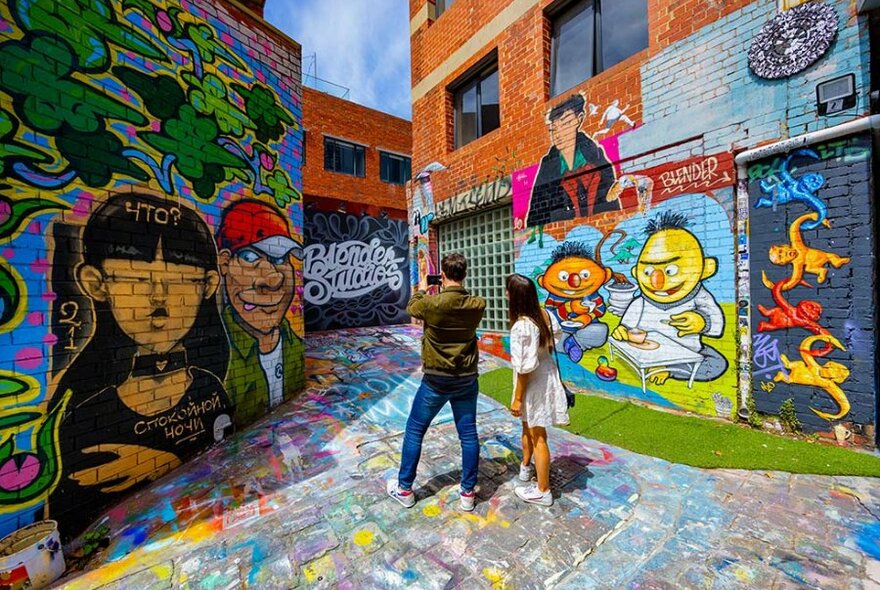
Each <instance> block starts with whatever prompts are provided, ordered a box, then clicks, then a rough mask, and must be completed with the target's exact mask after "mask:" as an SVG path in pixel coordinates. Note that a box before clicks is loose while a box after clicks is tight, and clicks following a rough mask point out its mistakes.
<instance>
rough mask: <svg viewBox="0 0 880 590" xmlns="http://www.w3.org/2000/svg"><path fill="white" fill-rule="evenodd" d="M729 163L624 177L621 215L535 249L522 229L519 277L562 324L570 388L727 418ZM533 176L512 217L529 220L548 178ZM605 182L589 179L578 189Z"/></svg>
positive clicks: (710, 160)
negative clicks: (532, 282) (532, 284)
mask: <svg viewBox="0 0 880 590" xmlns="http://www.w3.org/2000/svg"><path fill="white" fill-rule="evenodd" d="M732 164H733V161H732V158H730V156H729V155H726V156H725V155H718V156H710V157H705V158H694V159H691V160H687V161H684V162H675V163H670V164H664V165H663V166H658V167H656V168H653V169H648V170H644V171H632V172H624V173H620V174H618V175H617V176H616V179H612V181H611V184H610V187H609V192H610V193H612V194H616V195H617V196H616V197H615V203H616V205H617V206H618V207H619V209H617V210H613V211H609V212H606V213H605V214H603V213H598V214H597V212H595V211H592V215H590V216H589V217H586V218H581V217H580V216H572V217H571V218H569V219H567V220H562V219H560V220H554V221H558V223H554V224H552V225H548V226H547V227H545V228H543V229H542V231H541V235H540V237H539V239H535V230H534V228H531V227H529V223H518V224H517V225H518V230H517V231H516V248H517V253H516V271H517V272H519V273H522V274H525V275H527V276H531V277H532V278H534V279H535V281H536V282H537V284H538V286H539V291H540V294H541V296H542V297H543V299H542V300H543V302H544V306H545V308H546V309H547V310H548V311H550V312H551V313H553V314H555V315H556V316H557V318H558V319H559V320H560V324H561V326H562V329H563V332H564V333H565V336H564V337H563V339H562V342H561V346H560V350H559V353H560V354H559V358H560V364H561V368H562V373H563V378H564V379H565V380H566V381H567V382H568V383H569V384H570V385H573V386H576V387H582V388H588V389H593V390H598V391H603V392H606V393H610V394H612V395H618V396H623V397H630V398H634V399H640V400H644V401H648V402H651V403H654V404H657V405H661V406H666V407H674V408H679V409H685V410H690V411H695V412H700V413H704V414H710V415H718V416H723V417H730V416H731V413H732V411H733V409H734V407H735V405H736V403H735V402H736V375H735V370H734V369H733V368H732V365H733V363H732V360H733V359H734V358H735V343H734V339H733V331H734V330H735V326H736V321H735V303H734V302H735V271H734V263H733V220H732V217H731V214H732V210H733V206H732V200H733V194H732V190H731V184H732V183H733V174H732ZM542 165H543V163H542ZM608 169H609V170H610V169H611V168H610V167H609V168H608ZM525 177H526V182H518V180H521V179H520V178H519V173H514V175H513V178H514V204H513V206H514V216H515V217H517V216H518V215H524V213H525V212H528V215H531V209H529V208H528V205H527V204H528V203H529V201H532V202H533V201H534V195H535V194H536V193H535V191H536V190H537V187H538V184H539V182H541V178H540V173H537V174H530V173H528V172H526V173H525ZM529 177H531V178H534V180H533V186H530V185H529V183H528V182H527V179H528V178H529ZM602 177H603V172H602V171H600V170H592V171H591V172H588V173H586V174H582V175H581V181H582V184H584V183H586V184H591V185H596V186H598V185H599V184H601V183H602ZM701 190H702V191H703V192H699V191H701ZM609 213H610V214H609ZM519 218H520V219H523V217H519Z"/></svg>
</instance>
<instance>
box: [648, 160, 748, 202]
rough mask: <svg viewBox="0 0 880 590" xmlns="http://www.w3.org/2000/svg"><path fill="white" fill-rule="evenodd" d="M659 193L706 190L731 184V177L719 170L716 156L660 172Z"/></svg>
mask: <svg viewBox="0 0 880 590" xmlns="http://www.w3.org/2000/svg"><path fill="white" fill-rule="evenodd" d="M658 180H659V181H660V186H661V187H662V188H661V193H662V194H664V195H668V194H673V193H674V194H680V193H684V192H691V191H694V190H698V189H702V190H707V189H709V188H711V187H715V186H718V185H719V184H731V183H732V182H733V177H731V175H730V174H729V172H728V171H727V170H723V169H722V168H721V163H720V162H719V160H718V156H711V157H709V158H705V159H696V160H689V161H687V162H685V163H684V164H681V165H679V166H676V167H675V168H672V169H670V170H666V171H665V172H661V173H660V175H659V177H658Z"/></svg>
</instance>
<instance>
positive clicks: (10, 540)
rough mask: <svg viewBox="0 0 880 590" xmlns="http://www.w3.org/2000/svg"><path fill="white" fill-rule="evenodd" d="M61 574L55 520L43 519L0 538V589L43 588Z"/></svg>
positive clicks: (62, 558) (58, 540)
mask: <svg viewBox="0 0 880 590" xmlns="http://www.w3.org/2000/svg"><path fill="white" fill-rule="evenodd" d="M63 573H64V554H63V553H62V552H61V540H60V538H59V536H58V523H57V522H55V521H54V520H44V521H41V522H37V523H34V524H32V525H28V526H26V527H24V528H21V529H18V530H17V531H15V532H14V533H12V534H11V535H7V536H5V537H3V539H0V589H6V588H9V589H10V590H18V589H19V588H29V589H30V590H39V589H40V588H45V587H46V586H48V585H49V584H51V583H52V582H54V581H55V580H57V579H58V578H60V577H61V574H63Z"/></svg>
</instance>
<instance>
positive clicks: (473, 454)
mask: <svg viewBox="0 0 880 590" xmlns="http://www.w3.org/2000/svg"><path fill="white" fill-rule="evenodd" d="M478 393H479V385H478V384H477V376H476V375H474V376H473V378H462V377H438V376H435V375H426V376H425V377H424V378H423V379H422V384H421V385H420V386H419V390H418V391H417V392H416V397H415V399H414V400H413V405H412V409H411V410H410V412H409V419H408V420H407V421H406V433H405V434H404V435H403V452H402V456H401V458H400V472H399V474H398V478H397V479H398V485H400V487H401V488H402V489H404V490H410V489H412V485H413V481H415V478H416V469H417V468H418V466H419V458H420V457H421V455H422V439H424V438H425V433H426V432H427V431H428V426H430V425H431V421H432V420H433V419H434V417H435V416H436V415H437V413H438V412H440V410H441V409H443V406H444V405H446V402H449V404H450V405H451V406H452V416H453V417H454V418H455V429H456V430H457V431H458V440H459V441H460V442H461V490H462V491H463V492H471V491H473V489H474V487H475V486H476V485H477V467H478V466H479V462H480V441H479V440H478V439H477V420H476V417H477V394H478Z"/></svg>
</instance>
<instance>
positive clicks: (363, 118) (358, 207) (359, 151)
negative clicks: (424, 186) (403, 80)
mask: <svg viewBox="0 0 880 590" xmlns="http://www.w3.org/2000/svg"><path fill="white" fill-rule="evenodd" d="M303 128H304V130H305V153H304V156H305V157H304V162H303V202H304V203H305V205H306V207H307V208H308V207H309V206H310V205H311V204H314V206H317V207H318V208H319V209H322V210H332V211H337V210H339V209H340V208H342V209H343V210H345V211H347V212H348V213H356V214H359V213H361V212H366V213H367V214H369V215H373V216H378V215H379V214H380V213H381V212H382V211H385V212H386V213H387V215H388V216H389V217H392V218H395V219H404V218H405V216H406V191H405V188H404V187H405V183H406V181H408V180H409V159H410V154H411V152H412V124H411V123H410V122H409V121H407V120H405V119H401V118H399V117H395V116H393V115H389V114H387V113H383V112H380V111H376V110H374V109H370V108H367V107H365V106H362V105H359V104H355V103H353V102H351V101H348V100H343V99H341V98H337V97H335V96H332V95H330V94H327V93H324V92H320V91H318V90H313V89H311V88H304V89H303ZM326 149H331V150H333V151H331V153H330V154H328V153H327V152H326ZM340 156H341V157H340ZM360 159H362V162H361V161H358V160H360ZM389 161H390V162H391V163H392V166H390V167H389ZM383 162H384V163H385V166H386V168H385V170H384V171H383V169H382V165H383ZM395 166H397V168H396V169H393V170H391V169H390V168H395ZM401 169H402V172H403V176H400V175H399V174H398V175H397V176H394V174H391V175H389V174H387V173H388V172H389V171H390V172H392V173H394V172H400V171H401ZM383 176H384V179H383ZM392 176H394V177H393V178H392ZM343 204H344V205H343Z"/></svg>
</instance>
